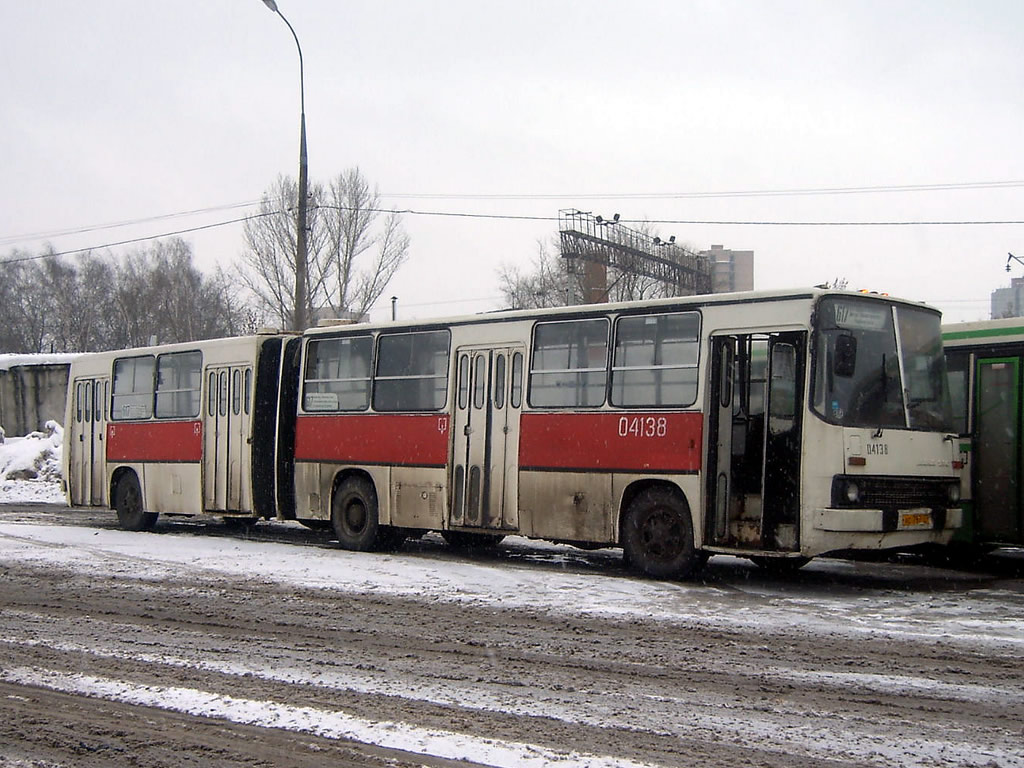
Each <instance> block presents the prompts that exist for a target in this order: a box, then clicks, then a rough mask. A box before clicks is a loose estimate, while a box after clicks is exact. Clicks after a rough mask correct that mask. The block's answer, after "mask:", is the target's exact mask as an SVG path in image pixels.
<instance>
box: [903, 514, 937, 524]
mask: <svg viewBox="0 0 1024 768" xmlns="http://www.w3.org/2000/svg"><path fill="white" fill-rule="evenodd" d="M931 524H932V513H931V512H904V513H903V514H902V515H900V528H919V527H921V526H928V527H931Z"/></svg>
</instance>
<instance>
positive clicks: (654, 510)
mask: <svg viewBox="0 0 1024 768" xmlns="http://www.w3.org/2000/svg"><path fill="white" fill-rule="evenodd" d="M619 541H620V543H621V544H622V551H623V559H624V560H625V562H626V564H627V565H628V566H630V567H631V568H633V569H635V570H637V571H640V572H641V573H643V574H645V575H647V576H651V577H654V578H658V579H667V578H687V577H689V576H692V575H693V574H694V573H695V572H696V571H697V570H699V569H700V568H701V566H703V565H704V563H705V562H706V560H707V555H706V554H705V553H703V552H701V551H700V550H699V549H697V548H696V542H695V538H694V524H693V516H692V513H691V509H690V504H689V503H688V502H687V500H686V495H685V494H684V493H683V492H682V490H681V489H680V488H679V487H678V486H675V485H672V484H669V483H659V482H650V483H636V484H634V485H633V486H630V488H628V489H627V491H626V493H624V494H623V499H622V512H621V515H620V521H619Z"/></svg>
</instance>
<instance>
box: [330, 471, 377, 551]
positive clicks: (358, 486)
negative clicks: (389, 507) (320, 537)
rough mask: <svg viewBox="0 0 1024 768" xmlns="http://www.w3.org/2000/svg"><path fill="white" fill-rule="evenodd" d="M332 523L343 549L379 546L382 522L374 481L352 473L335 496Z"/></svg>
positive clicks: (371, 549) (332, 498) (363, 549)
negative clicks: (353, 475)
mask: <svg viewBox="0 0 1024 768" xmlns="http://www.w3.org/2000/svg"><path fill="white" fill-rule="evenodd" d="M331 525H332V526H333V528H334V535H335V536H337V538H338V543H339V544H341V546H342V548H343V549H350V550H353V551H355V552H371V551H373V550H375V549H377V548H378V546H379V542H378V535H377V534H378V532H379V528H380V524H379V522H378V518H377V492H376V491H375V490H374V487H373V483H371V482H370V481H369V480H367V479H366V478H363V477H352V478H349V479H348V480H345V481H344V482H342V483H341V484H340V485H339V486H338V487H337V488H335V489H334V495H333V496H332V497H331Z"/></svg>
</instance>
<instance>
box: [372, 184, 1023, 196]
mask: <svg viewBox="0 0 1024 768" xmlns="http://www.w3.org/2000/svg"><path fill="white" fill-rule="evenodd" d="M1016 187H1024V180H1009V181H964V182H953V183H940V184H887V185H885V184H883V185H872V186H861V187H807V188H795V189H738V190H725V191H718V192H714V191H712V192H708V191H704V192H616V193H610V192H607V193H605V192H602V193H592V194H587V193H582V194H580V193H575V194H569V193H553V194H545V193H522V194H516V193H495V194H476V193H461V194H459V193H413V192H398V193H390V194H387V195H384V197H388V198H392V199H396V200H399V199H411V200H694V199H707V198H720V197H796V196H808V195H864V194H878V193H885V192H890V193H892V192H943V191H956V190H969V189H1012V188H1016Z"/></svg>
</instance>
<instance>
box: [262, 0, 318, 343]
mask: <svg viewBox="0 0 1024 768" xmlns="http://www.w3.org/2000/svg"><path fill="white" fill-rule="evenodd" d="M263 4H264V5H266V6H267V8H269V9H270V10H272V11H273V12H274V13H276V14H277V15H278V16H280V17H281V21H283V22H284V23H285V24H287V25H288V30H289V31H290V32H291V33H292V37H294V38H295V47H296V48H298V50H299V104H300V114H301V119H300V124H299V209H298V212H297V214H296V217H295V229H296V232H295V251H296V253H295V310H294V313H293V314H292V330H293V331H302V330H305V328H306V324H307V322H308V318H307V317H306V305H307V303H308V302H307V297H306V292H307V288H306V283H307V277H308V275H307V269H308V266H309V257H308V246H307V243H306V203H307V197H308V187H309V179H308V176H307V172H306V84H305V76H304V72H303V66H302V46H301V45H299V36H298V35H297V34H295V29H294V28H293V27H292V25H291V23H290V22H289V21H288V19H286V18H285V17H284V14H283V13H281V11H280V10H278V7H277V3H276V2H275V1H274V0H263Z"/></svg>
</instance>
